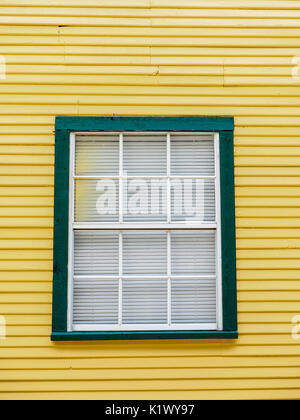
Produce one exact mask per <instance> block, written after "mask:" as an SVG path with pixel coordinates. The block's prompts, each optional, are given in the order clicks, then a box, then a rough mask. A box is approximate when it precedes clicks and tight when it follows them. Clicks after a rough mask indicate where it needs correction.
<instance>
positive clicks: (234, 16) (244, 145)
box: [0, 0, 300, 399]
mask: <svg viewBox="0 0 300 420" xmlns="http://www.w3.org/2000/svg"><path fill="white" fill-rule="evenodd" d="M100 3H101V4H100ZM0 54H2V55H4V56H5V57H6V60H7V71H8V74H7V79H6V80H0V127H1V128H0V132H1V133H0V196H1V199H0V236H1V237H0V248H1V251H0V258H1V260H0V279H1V281H0V290H1V295H0V301H1V309H0V314H1V315H5V316H6V319H7V323H8V327H7V332H8V338H7V339H6V340H5V341H3V340H0V399H4V398H42V399H44V398H103V399H105V398H114V399H117V398H135V399H139V398H195V399H200V398H228V399H230V398H300V346H299V341H298V342H297V341H295V340H293V339H292V337H291V329H292V324H291V319H292V317H293V316H294V315H297V314H299V313H300V282H299V278H300V259H299V254H300V251H299V250H300V221H299V220H300V219H299V211H300V198H299V197H300V178H299V175H300V118H299V117H300V107H299V105H300V98H299V97H300V83H298V84H297V81H295V80H293V79H292V77H291V71H292V68H293V64H292V63H291V60H292V57H293V56H295V55H298V54H300V3H299V1H265V0H259V1H256V0H247V1H243V0H231V1H216V0H211V1H209V2H208V1H202V0H103V1H101V2H100V1H98V0H86V1H83V0H70V1H67V0H47V1H46V0H23V1H21V0H19V1H18V0H7V1H4V0H0ZM112 114H115V115H230V116H235V118H236V131H235V166H236V206H237V220H236V223H237V237H238V238H237V246H238V250H237V266H238V308H239V330H240V338H239V340H238V342H237V343H235V342H232V341H221V342H220V341H216V340H215V341H214V340H212V341H201V340H200V341H198V340H183V341H133V342H132V341H131V342H127V341H121V342H119V341H117V342H93V343H68V344H64V343H60V344H55V343H51V342H50V339H49V336H50V330H51V325H50V324H51V281H52V271H51V270H52V226H53V220H52V218H53V162H54V134H53V131H54V117H55V115H112Z"/></svg>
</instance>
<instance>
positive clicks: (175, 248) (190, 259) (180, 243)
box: [171, 231, 216, 276]
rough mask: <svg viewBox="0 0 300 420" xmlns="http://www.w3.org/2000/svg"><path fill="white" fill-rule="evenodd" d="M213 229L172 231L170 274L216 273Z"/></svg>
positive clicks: (200, 274) (201, 274)
mask: <svg viewBox="0 0 300 420" xmlns="http://www.w3.org/2000/svg"><path fill="white" fill-rule="evenodd" d="M215 248H216V245H215V231H201V232H172V233H171V270H172V275H193V276H194V275H195V276H205V275H211V276H214V275H215V274H216V251H215Z"/></svg>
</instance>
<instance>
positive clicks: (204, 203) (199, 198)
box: [69, 133, 220, 331]
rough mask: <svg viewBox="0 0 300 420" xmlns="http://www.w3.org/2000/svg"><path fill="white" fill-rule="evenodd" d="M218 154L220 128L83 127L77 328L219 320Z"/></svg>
mask: <svg viewBox="0 0 300 420" xmlns="http://www.w3.org/2000/svg"><path fill="white" fill-rule="evenodd" d="M74 137H75V136H74ZM216 157H217V147H216V143H215V135H213V134H197V133H195V134H190V133H188V134H186V133H178V134H171V135H170V134H160V133H151V134H148V133H147V134H145V133H142V134H127V133H122V134H93V135H83V134H80V135H76V138H75V139H74V140H73V148H72V152H71V181H72V191H73V193H72V203H71V204H72V206H71V208H73V211H72V218H71V219H72V220H71V225H70V244H71V249H70V259H71V260H70V270H69V272H70V277H71V278H70V288H71V293H70V295H71V297H72V302H71V305H70V312H69V318H70V319H69V329H70V330H74V331H89V330H90V331H95V330H99V331H101V330H103V331H105V330H106V331H107V330H111V331H116V330H128V331H129V330H145V329H156V330H171V329H173V330H174V329H177V330H180V329H199V330H201V329H217V328H219V325H218V319H219V318H218V314H217V312H218V310H220V305H219V302H218V296H220V293H219V291H218V278H219V276H220V273H219V267H220V264H217V261H218V257H220V256H219V255H218V252H217V250H218V246H217V245H218V237H219V235H218V234H217V232H218V228H219V226H218V217H217V216H218V211H219V209H217V211H216V202H218V200H217V201H216V194H218V179H217V176H216V175H217V164H218V163H217V161H216ZM145 228H146V229H147V230H145Z"/></svg>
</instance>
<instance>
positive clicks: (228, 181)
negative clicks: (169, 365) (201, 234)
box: [51, 117, 238, 341]
mask: <svg viewBox="0 0 300 420" xmlns="http://www.w3.org/2000/svg"><path fill="white" fill-rule="evenodd" d="M122 131H124V132H149V131H151V132H153V131H157V132H191V133H192V132H198V133H199V132H212V133H219V154H220V190H221V191H220V198H221V229H222V242H221V250H222V303H223V330H222V331H186V330H184V331H112V332H110V331H103V332H68V329H67V314H68V236H69V164H70V163H69V153H70V133H73V132H76V133H80V132H122ZM233 133H234V118H233V117H56V122H55V192H54V252H53V313H52V334H51V340H52V341H89V340H119V339H123V340H129V339H184V338H185V339H192V338H194V339H219V338H220V339H237V338H238V331H237V330H238V328H237V290H236V236H235V193H234V151H233V148H234V143H233V138H234V137H233Z"/></svg>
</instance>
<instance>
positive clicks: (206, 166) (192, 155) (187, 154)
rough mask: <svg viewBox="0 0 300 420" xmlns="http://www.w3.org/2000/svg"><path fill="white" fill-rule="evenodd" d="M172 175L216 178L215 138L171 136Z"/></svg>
mask: <svg viewBox="0 0 300 420" xmlns="http://www.w3.org/2000/svg"><path fill="white" fill-rule="evenodd" d="M203 139H204V140H203ZM171 174H172V175H198V176H214V175H215V156H214V141H213V137H212V136H201V135H197V134H194V135H190V134H186V135H171Z"/></svg>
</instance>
